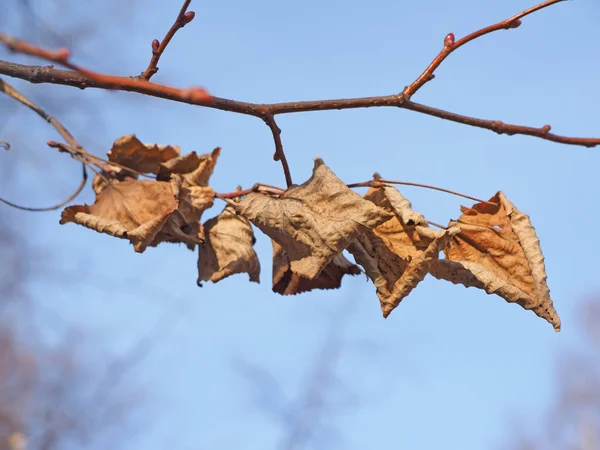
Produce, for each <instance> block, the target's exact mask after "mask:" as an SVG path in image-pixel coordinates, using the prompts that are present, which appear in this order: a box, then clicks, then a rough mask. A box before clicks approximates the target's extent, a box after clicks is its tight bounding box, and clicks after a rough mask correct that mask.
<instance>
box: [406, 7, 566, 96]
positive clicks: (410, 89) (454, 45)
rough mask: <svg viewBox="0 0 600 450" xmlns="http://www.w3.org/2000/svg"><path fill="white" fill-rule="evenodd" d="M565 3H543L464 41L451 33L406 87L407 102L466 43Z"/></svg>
mask: <svg viewBox="0 0 600 450" xmlns="http://www.w3.org/2000/svg"><path fill="white" fill-rule="evenodd" d="M564 1H565V0H547V1H545V2H543V3H540V4H539V5H536V6H533V7H531V8H529V9H526V10H525V11H522V12H520V13H519V14H517V15H515V16H513V17H510V18H508V19H506V20H502V21H500V22H498V23H495V24H493V25H490V26H488V27H485V28H481V29H480V30H477V31H474V32H473V33H471V34H469V35H467V36H465V37H463V38H462V39H459V40H458V41H456V42H455V41H454V34H452V33H449V34H448V35H446V37H445V38H444V47H443V48H442V50H441V51H440V52H439V53H438V55H437V56H436V57H435V58H434V59H433V61H431V63H430V64H429V66H427V68H426V69H425V70H424V71H423V73H422V74H421V75H419V78H417V79H416V80H415V81H413V82H412V84H411V85H410V86H407V87H405V88H404V91H403V92H402V93H403V94H404V96H405V97H406V99H407V100H410V98H411V97H412V96H413V95H414V94H415V92H417V91H418V90H419V89H421V87H423V85H424V84H425V83H427V82H428V81H431V80H433V78H434V77H435V75H434V72H435V70H436V69H437V68H438V67H439V66H440V64H442V62H443V61H444V60H445V59H446V58H447V57H448V56H449V55H450V53H452V52H454V51H455V50H457V49H458V48H460V47H462V46H463V45H465V44H466V43H468V42H471V41H472V40H475V39H477V38H480V37H481V36H484V35H486V34H489V33H493V32H494V31H499V30H510V29H511V28H517V27H518V26H520V25H521V19H522V18H523V17H525V16H528V15H529V14H532V13H534V12H536V11H539V10H540V9H544V8H547V7H548V6H551V5H554V4H555V3H560V2H564Z"/></svg>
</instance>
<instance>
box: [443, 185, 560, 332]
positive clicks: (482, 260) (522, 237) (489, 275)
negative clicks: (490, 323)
mask: <svg viewBox="0 0 600 450" xmlns="http://www.w3.org/2000/svg"><path fill="white" fill-rule="evenodd" d="M490 202H491V203H495V204H496V205H490V204H489V203H478V204H476V205H474V206H473V207H472V208H465V207H463V208H462V213H463V214H462V215H461V216H460V218H459V219H458V222H452V221H451V222H450V225H451V226H453V225H455V224H457V223H458V224H459V225H460V228H461V232H460V233H459V234H458V235H456V236H455V237H454V238H453V239H452V241H451V242H450V244H449V245H448V247H447V249H446V250H445V253H446V258H447V259H446V260H440V261H439V262H437V263H436V264H435V265H433V266H432V270H431V273H432V275H434V276H435V277H436V278H440V279H445V280H449V281H451V282H453V283H455V284H463V285H464V286H466V287H470V286H473V287H478V288H480V289H484V290H485V291H486V292H487V293H488V294H497V295H499V296H500V297H502V298H504V299H505V300H506V301H508V302H514V303H518V304H519V305H521V306H522V307H523V308H525V309H531V310H533V312H535V314H537V315H538V316H539V317H541V318H543V319H545V320H547V321H548V322H549V323H550V324H551V325H552V326H553V327H554V329H555V330H556V331H560V318H559V316H558V314H557V312H556V310H555V309H554V305H553V303H552V300H551V298H550V290H549V289H548V285H547V284H546V269H545V267H544V256H543V255H542V250H541V248H540V242H539V239H538V238H537V236H536V234H535V229H534V228H533V226H532V225H531V222H530V220H529V217H528V216H527V215H525V214H523V213H522V212H521V211H519V210H518V209H517V208H515V206H514V205H513V204H512V203H511V202H510V201H509V200H508V199H507V198H506V197H505V196H504V194H503V193H502V192H498V193H497V194H496V195H495V196H494V197H492V198H491V199H490Z"/></svg>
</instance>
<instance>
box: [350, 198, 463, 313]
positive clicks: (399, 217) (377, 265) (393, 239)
mask: <svg viewBox="0 0 600 450" xmlns="http://www.w3.org/2000/svg"><path fill="white" fill-rule="evenodd" d="M365 198H368V199H370V200H371V201H373V202H374V203H376V204H377V205H379V206H381V207H383V208H385V209H386V210H388V211H390V212H392V213H394V218H393V219H392V220H389V221H387V222H385V223H383V224H381V225H379V226H378V227H376V228H374V229H373V230H370V231H367V232H365V233H363V234H362V235H359V236H358V237H357V238H356V239H355V240H354V241H353V242H352V244H351V245H350V246H349V247H348V250H349V251H350V253H352V255H353V256H354V258H355V259H356V262H357V263H358V264H360V265H361V266H363V268H364V269H365V272H366V273H367V275H368V276H369V278H370V279H371V280H372V281H373V284H374V285H375V288H376V290H377V297H379V302H380V303H381V310H382V312H383V316H384V317H387V316H388V315H389V314H390V313H391V312H392V311H393V310H394V308H396V307H397V306H398V305H399V304H400V302H401V301H402V300H403V299H404V298H405V297H406V296H407V295H408V294H409V293H410V292H411V291H412V290H413V289H414V288H415V287H416V286H417V285H418V284H419V283H420V282H421V281H422V280H423V279H424V278H425V276H426V275H427V273H428V272H429V265H430V264H431V262H432V261H434V260H436V259H437V258H438V255H439V252H440V251H441V250H442V249H443V248H444V247H445V246H446V245H447V244H448V241H449V240H450V239H451V237H452V236H453V235H454V234H455V233H457V232H458V229H456V228H452V229H449V230H442V231H438V232H436V231H433V230H431V229H429V228H426V227H427V221H426V220H425V218H424V217H423V216H422V215H421V214H419V213H417V212H415V211H413V209H412V207H411V205H410V202H408V200H406V199H405V198H404V197H403V196H402V194H400V192H398V190H396V189H395V188H394V187H391V186H384V187H380V188H371V189H369V191H368V192H367V194H365Z"/></svg>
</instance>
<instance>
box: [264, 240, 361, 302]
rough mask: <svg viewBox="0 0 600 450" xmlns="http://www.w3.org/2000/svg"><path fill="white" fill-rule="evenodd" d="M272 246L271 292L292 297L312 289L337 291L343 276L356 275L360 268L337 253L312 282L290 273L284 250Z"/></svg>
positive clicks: (278, 246)
mask: <svg viewBox="0 0 600 450" xmlns="http://www.w3.org/2000/svg"><path fill="white" fill-rule="evenodd" d="M271 242H272V244H273V292H277V293H278V294H281V295H294V294H300V293H301V292H308V291H312V290H313V289H338V288H339V287H340V286H341V285H342V277H343V276H344V275H358V274H359V273H361V270H360V268H359V267H358V266H357V265H355V264H352V263H351V262H350V261H348V259H346V257H345V256H344V255H342V254H341V253H338V254H337V255H335V256H334V258H333V259H332V260H331V262H330V263H329V264H327V265H326V266H325V268H324V269H323V270H322V271H321V273H320V274H319V275H318V276H317V277H316V278H313V279H312V280H310V279H308V278H305V277H303V276H300V275H298V274H297V273H294V272H292V270H291V268H290V260H289V258H288V256H287V253H286V252H285V250H284V249H283V248H282V247H281V246H280V245H279V244H278V243H277V242H275V241H273V240H271Z"/></svg>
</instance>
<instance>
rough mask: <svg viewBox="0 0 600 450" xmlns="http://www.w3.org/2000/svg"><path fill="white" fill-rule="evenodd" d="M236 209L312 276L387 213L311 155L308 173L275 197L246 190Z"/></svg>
mask: <svg viewBox="0 0 600 450" xmlns="http://www.w3.org/2000/svg"><path fill="white" fill-rule="evenodd" d="M238 212H239V213H240V214H242V215H243V216H245V217H246V218H248V219H249V220H250V221H251V222H252V223H253V224H254V225H256V226H257V227H258V228H260V230H262V231H263V232H264V233H265V234H266V235H268V236H269V237H270V238H271V239H273V240H274V241H275V242H277V243H278V244H279V245H281V247H282V248H283V249H284V250H285V252H286V254H287V257H288V258H289V261H290V268H291V270H292V272H294V273H296V274H298V275H299V276H302V277H304V278H309V279H314V278H316V277H317V276H318V275H319V274H320V273H321V271H322V270H323V269H324V268H325V267H326V266H327V264H329V263H330V262H331V261H332V260H333V258H335V256H336V255H337V254H339V253H341V252H342V251H343V250H344V249H345V248H346V247H347V246H348V245H349V244H350V242H352V240H353V239H354V238H355V237H356V236H357V235H359V234H361V233H363V232H364V231H366V230H368V229H371V228H373V227H376V226H377V225H379V224H381V223H383V222H385V221H387V220H389V219H390V218H391V215H390V214H389V213H387V212H385V211H384V210H383V209H381V208H379V207H377V206H375V205H374V204H373V203H371V202H369V201H367V200H364V199H363V198H362V197H361V196H360V195H358V194H357V193H356V192H354V191H352V190H350V189H349V188H348V187H347V186H346V184H344V182H343V181H341V180H340V179H339V178H338V177H336V176H335V174H334V173H333V172H332V171H331V170H330V169H329V168H328V167H327V166H326V165H325V164H324V163H323V161H322V160H321V159H319V158H317V159H315V166H314V169H313V174H312V177H311V178H310V179H309V180H308V181H306V182H305V183H304V184H302V185H300V186H291V187H290V188H289V189H288V190H287V191H285V192H284V193H283V194H282V195H281V196H280V197H279V198H272V197H269V196H266V195H263V194H259V193H254V192H253V193H250V194H248V195H247V196H246V197H245V198H244V199H243V200H242V201H241V202H240V203H239V204H238Z"/></svg>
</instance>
